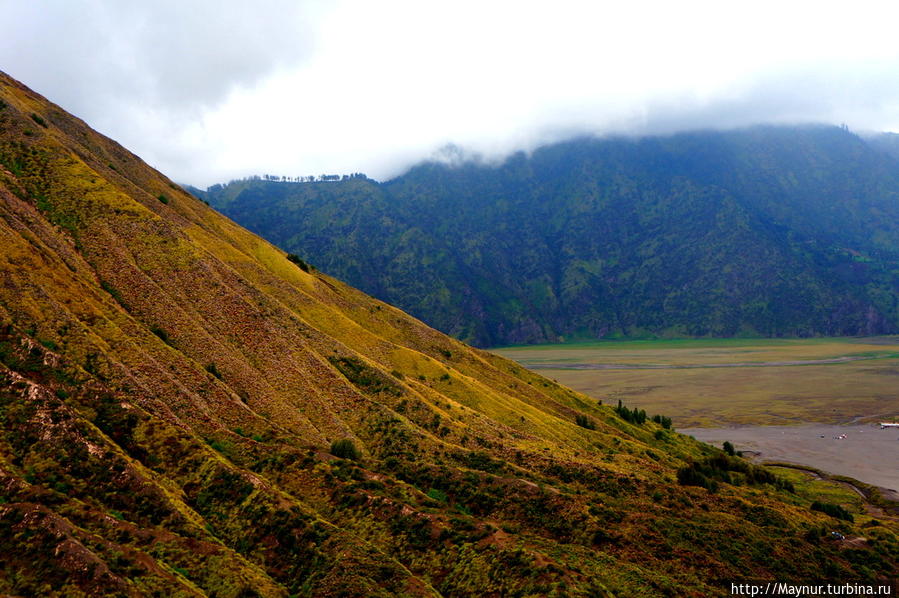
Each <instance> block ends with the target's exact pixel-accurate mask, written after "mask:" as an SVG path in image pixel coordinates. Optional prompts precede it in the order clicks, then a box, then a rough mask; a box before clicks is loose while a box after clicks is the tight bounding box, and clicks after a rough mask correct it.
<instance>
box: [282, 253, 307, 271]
mask: <svg viewBox="0 0 899 598" xmlns="http://www.w3.org/2000/svg"><path fill="white" fill-rule="evenodd" d="M287 260H288V261H290V262H293V263H294V264H296V265H297V266H299V267H300V270H302V271H303V272H309V271H310V270H311V269H312V266H310V265H309V264H307V263H306V262H305V261H304V260H303V259H302V258H301V257H300V256H298V255H297V254H295V253H288V254H287Z"/></svg>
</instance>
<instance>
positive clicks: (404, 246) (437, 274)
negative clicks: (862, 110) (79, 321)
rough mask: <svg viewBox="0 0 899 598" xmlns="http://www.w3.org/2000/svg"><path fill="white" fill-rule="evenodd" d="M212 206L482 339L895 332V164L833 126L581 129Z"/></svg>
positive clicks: (219, 195)
mask: <svg viewBox="0 0 899 598" xmlns="http://www.w3.org/2000/svg"><path fill="white" fill-rule="evenodd" d="M205 197H206V199H208V200H209V201H210V202H211V203H212V204H213V205H214V206H216V207H217V208H219V209H221V210H222V211H223V212H224V213H225V214H226V215H228V216H230V217H232V218H234V219H235V220H236V221H237V222H239V223H241V224H243V225H244V226H247V227H248V228H250V230H252V231H254V232H257V233H259V234H261V235H262V236H264V237H265V238H267V239H269V240H271V241H272V242H274V243H276V244H277V245H279V246H280V247H282V248H284V249H286V250H288V251H291V252H294V253H297V254H299V255H301V256H304V257H305V258H306V259H308V260H309V261H311V262H312V263H314V264H317V265H318V266H319V267H320V268H322V269H323V270H324V271H326V272H329V273H331V274H333V275H335V276H338V277H340V278H342V279H344V280H347V281H348V282H350V283H351V284H354V285H356V286H358V287H359V288H361V289H362V290H364V291H366V292H369V293H372V294H374V295H375V296H377V297H379V298H381V299H384V300H385V301H388V302H390V303H392V304H394V305H397V306H399V307H401V308H403V309H406V310H408V311H409V312H410V313H412V314H414V315H416V316H418V317H420V318H422V319H423V320H424V321H426V322H428V323H429V324H431V325H433V326H435V327H437V328H438V329H440V330H442V331H444V332H447V333H449V334H452V335H453V336H456V337H457V338H461V339H463V340H466V341H469V342H474V343H476V344H479V345H482V346H496V345H505V344H523V343H534V342H546V341H554V340H560V339H562V338H563V337H564V338H566V339H571V338H596V337H598V336H609V337H615V336H619V335H624V336H636V337H640V336H646V335H661V336H684V335H687V336H691V335H693V336H706V335H710V336H735V335H749V336H784V335H786V336H808V335H855V334H876V333H884V332H895V331H896V330H899V328H897V327H899V304H897V299H896V298H897V295H899V224H897V223H899V162H896V160H895V159H893V158H891V157H890V156H888V155H886V154H885V153H883V152H882V151H880V150H878V149H876V148H874V147H872V146H871V145H869V144H868V143H866V142H865V141H863V140H862V139H860V138H859V137H857V136H855V135H853V134H851V133H849V132H848V131H845V130H842V129H839V128H836V127H806V128H776V127H759V128H754V129H747V130H742V131H732V132H726V133H717V132H704V133H691V134H681V135H676V136H672V137H664V138H646V139H639V140H626V139H604V140H596V139H582V140H576V141H571V142H567V143H561V144H557V145H552V146H548V147H544V148H541V149H539V150H537V151H535V152H534V153H533V154H532V155H530V156H525V155H516V156H513V157H511V158H510V159H508V160H507V161H506V162H505V163H503V164H500V165H488V164H478V163H468V164H463V165H460V166H456V167H450V166H446V165H443V164H430V163H429V164H422V165H419V166H417V167H415V168H413V169H412V170H411V171H409V172H408V173H406V174H404V175H402V176H400V177H398V178H396V179H394V180H392V181H389V182H387V183H384V184H378V183H376V182H374V181H368V180H359V179H351V180H347V181H340V182H327V183H280V182H270V181H242V182H238V183H235V184H232V185H227V186H224V187H215V188H213V189H211V190H210V191H209V192H208V193H206V194H205Z"/></svg>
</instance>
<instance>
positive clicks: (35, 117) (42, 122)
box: [31, 113, 47, 129]
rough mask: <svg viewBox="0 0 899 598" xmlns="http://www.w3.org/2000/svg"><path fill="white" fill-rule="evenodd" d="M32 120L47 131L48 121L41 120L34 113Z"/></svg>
mask: <svg viewBox="0 0 899 598" xmlns="http://www.w3.org/2000/svg"><path fill="white" fill-rule="evenodd" d="M31 120H33V121H34V122H36V123H37V124H39V125H40V126H42V127H44V128H45V129H46V128H47V121H45V120H44V119H43V118H41V117H40V116H38V115H37V114H34V113H32V114H31Z"/></svg>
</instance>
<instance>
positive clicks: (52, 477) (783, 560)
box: [0, 75, 899, 597]
mask: <svg viewBox="0 0 899 598" xmlns="http://www.w3.org/2000/svg"><path fill="white" fill-rule="evenodd" d="M0 247H2V251H0V593H3V594H10V595H22V596H28V595H40V596H79V595H124V596H143V595H157V596H227V597H238V596H290V595H298V596H377V595H381V596H439V595H443V596H483V595H495V596H501V595H503V596H504V595H510V596H512V595H519V596H527V595H552V594H556V595H573V596H578V595H580V596H597V595H599V596H602V595H615V596H653V595H655V596H663V595H697V596H698V595H703V596H706V595H715V594H723V593H724V592H725V590H724V589H723V588H724V585H723V581H722V580H725V579H733V578H740V577H746V576H748V575H749V574H750V573H751V574H752V576H755V577H761V576H771V577H777V578H779V579H782V578H785V577H791V578H792V577H795V578H812V577H814V576H819V575H820V574H821V572H822V571H823V572H825V573H826V574H827V575H832V576H843V577H845V578H853V579H855V578H876V577H884V576H888V575H893V574H895V565H894V563H895V562H896V560H897V556H899V541H897V537H896V529H895V525H894V524H893V523H892V522H891V521H889V520H884V522H883V523H882V524H880V525H878V526H877V527H876V528H874V527H872V528H871V529H870V533H869V532H868V531H866V532H865V535H866V536H868V537H869V538H872V540H871V541H869V542H866V543H863V544H860V545H858V546H854V547H853V548H852V549H850V550H847V549H846V547H845V546H840V545H837V544H835V543H833V542H828V541H827V540H825V539H822V538H821V534H820V533H819V532H820V530H823V529H825V528H826V527H830V526H833V525H837V524H834V523H833V520H832V518H831V517H830V516H829V515H826V514H824V513H822V512H818V511H813V510H811V509H810V500H808V499H806V498H805V497H804V496H802V495H800V494H797V493H796V492H794V491H791V487H790V485H789V484H787V483H784V481H783V480H780V479H779V478H777V476H773V475H769V474H767V473H764V470H761V469H759V468H753V467H750V466H749V465H748V464H747V463H746V462H745V461H743V460H742V459H739V458H737V457H733V456H728V455H725V454H724V453H723V452H722V451H720V450H717V449H714V448H712V447H709V446H706V445H702V444H699V443H697V442H695V441H692V440H691V439H689V438H686V437H683V436H680V435H678V434H676V433H675V432H673V431H672V430H670V429H668V427H666V425H665V424H666V420H664V419H663V418H656V421H653V419H652V418H650V417H647V415H646V414H645V413H641V412H639V411H638V410H636V409H634V410H626V409H612V408H610V407H608V406H603V405H599V404H598V403H597V402H596V401H595V400H593V399H590V398H588V397H586V396H583V395H579V394H577V393H574V392H573V391H571V390H569V389H566V388H563V387H561V386H559V385H558V384H556V383H554V382H552V381H550V380H547V379H545V378H542V377H540V376H538V375H535V374H533V373H530V372H528V371H526V370H523V369H522V368H520V367H519V366H517V365H515V364H514V363H512V362H509V361H507V360H504V359H501V358H499V357H496V356H493V355H491V354H488V353H485V352H481V351H478V350H475V349H472V348H470V347H467V346H465V345H464V344H462V343H460V342H458V341H455V340H453V339H451V338H449V337H447V336H445V335H443V334H441V333H438V332H436V331H435V330H433V329H431V328H428V327H427V326H425V325H424V324H422V323H421V322H419V321H418V320H415V319H414V318H412V317H410V316H408V315H406V314H405V313H403V312H402V311H400V310H398V309H395V308H393V307H390V306H389V305H386V304H384V303H381V302H379V301H376V300H374V299H372V298H370V297H368V296H366V295H364V294H362V293H361V292H359V291H356V290H354V289H352V288H350V287H348V286H346V285H345V284H343V283H341V282H339V281H338V280H336V279H333V278H330V277H329V276H326V275H324V274H322V273H321V272H319V271H315V270H313V269H311V268H308V267H307V268H305V269H304V268H302V267H301V264H300V263H298V262H294V261H290V260H288V259H287V256H286V255H285V254H284V252H283V251H281V250H279V249H277V248H276V247H274V246H273V245H271V244H269V243H268V242H265V241H263V240H262V239H260V238H259V237H257V236H255V235H253V234H252V233H249V232H247V231H246V230H244V229H242V228H240V227H239V226H237V225H235V224H234V223H232V222H231V221H229V220H228V219H226V218H225V217H223V216H221V215H219V214H218V213H216V212H215V211H213V210H212V209H211V208H209V207H207V206H206V205H204V204H203V203H202V202H201V201H199V200H197V199H196V198H194V197H192V196H190V195H188V194H186V193H184V192H183V191H181V190H180V189H179V188H178V187H177V186H176V185H174V184H173V183H172V182H171V181H169V180H168V179H167V178H165V177H164V176H162V175H161V174H160V173H158V172H156V171H154V170H153V169H151V168H149V167H148V166H147V165H146V164H144V163H143V162H141V161H140V160H139V159H138V158H137V157H136V156H134V155H133V154H131V153H130V152H128V151H127V150H125V149H124V148H122V147H121V146H119V145H118V144H116V143H115V142H113V141H111V140H109V139H107V138H105V137H103V136H101V135H99V134H97V133H96V132H94V131H92V130H91V129H90V128H89V127H88V126H87V125H85V124H84V123H83V122H81V121H79V120H78V119H76V118H74V117H72V116H71V115H68V114H66V113H65V112H64V111H62V110H61V109H60V108H59V107H57V106H55V105H53V104H51V103H49V102H47V101H46V100H45V99H43V98H42V97H40V96H38V95H37V94H35V93H33V92H31V91H30V90H28V89H27V88H25V87H24V86H22V85H21V84H19V83H18V82H16V81H14V80H12V79H10V78H8V77H6V76H5V75H2V76H0ZM625 413H626V414H627V415H626V416H625ZM650 415H652V414H650ZM669 425H670V423H669ZM868 521H871V519H870V518H864V519H859V520H858V522H857V523H856V524H853V525H858V526H861V525H864V524H865V523H867V522H868ZM839 525H840V526H841V527H840V529H843V530H844V531H846V532H847V533H849V532H851V531H853V530H857V529H858V528H854V527H850V526H849V525H848V524H846V525H844V524H839Z"/></svg>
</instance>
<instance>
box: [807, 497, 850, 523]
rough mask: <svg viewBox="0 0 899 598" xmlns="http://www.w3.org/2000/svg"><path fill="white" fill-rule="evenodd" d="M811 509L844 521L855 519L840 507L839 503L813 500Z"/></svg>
mask: <svg viewBox="0 0 899 598" xmlns="http://www.w3.org/2000/svg"><path fill="white" fill-rule="evenodd" d="M811 508H812V511H821V512H822V513H826V514H828V515H830V516H831V517H835V518H837V519H842V520H844V521H855V518H854V517H853V516H852V513H850V512H849V511H847V510H846V509H844V508H843V507H841V506H840V505H835V504H831V503H829V502H820V501H817V500H816V501H815V502H813V503H812V507H811Z"/></svg>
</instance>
